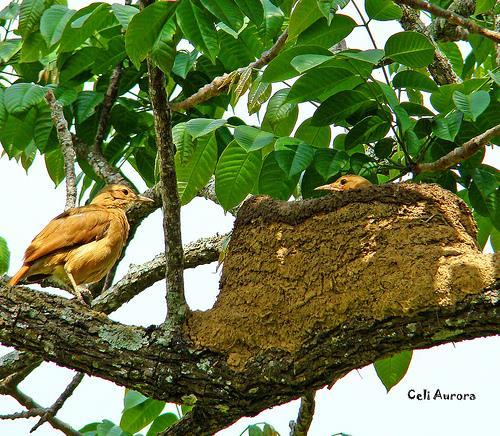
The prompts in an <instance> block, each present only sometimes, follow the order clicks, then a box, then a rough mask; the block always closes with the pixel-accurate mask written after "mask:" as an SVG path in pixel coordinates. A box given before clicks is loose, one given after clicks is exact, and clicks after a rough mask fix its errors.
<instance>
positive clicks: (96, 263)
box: [9, 185, 154, 303]
mask: <svg viewBox="0 0 500 436" xmlns="http://www.w3.org/2000/svg"><path fill="white" fill-rule="evenodd" d="M137 202H142V203H153V202H154V201H153V200H152V199H150V198H147V197H144V196H141V195H137V194H136V193H135V192H134V191H133V190H132V189H131V188H130V187H128V186H124V185H108V186H106V187H105V188H104V189H102V190H101V191H99V193H98V194H97V195H96V196H95V198H94V199H93V200H92V201H91V203H90V204H88V205H86V206H82V207H76V208H71V209H68V210H66V211H65V212H63V213H61V214H60V215H58V216H56V217H55V218H54V219H52V220H51V221H50V222H49V223H48V224H47V225H46V226H45V227H44V229H43V230H42V231H41V232H40V233H39V234H38V235H36V236H35V238H34V239H33V240H32V241H31V244H30V245H29V246H28V248H27V249H26V251H25V253H24V260H23V265H22V267H21V268H20V269H19V271H18V272H17V273H16V274H15V275H14V276H13V277H12V278H11V279H10V281H9V285H10V286H15V285H16V284H18V283H19V282H20V281H22V280H23V281H25V282H28V283H37V282H40V281H42V280H44V279H47V278H51V279H52V280H54V281H55V282H56V283H58V284H61V285H63V287H65V288H66V289H68V290H70V292H71V291H72V293H74V295H75V296H76V297H77V299H78V300H79V301H81V302H83V303H88V300H89V297H90V295H89V291H88V290H87V289H85V288H83V286H82V285H86V284H90V283H95V282H98V281H99V280H101V279H102V278H103V277H104V276H105V275H106V274H107V273H108V272H109V270H110V269H111V268H112V267H113V265H114V264H115V262H116V261H117V260H118V258H119V257H120V254H121V252H122V249H123V247H124V245H125V242H126V241H127V238H128V232H129V229H130V226H129V223H128V221H127V216H126V214H125V211H126V209H127V208H128V206H129V205H131V204H132V203H137Z"/></svg>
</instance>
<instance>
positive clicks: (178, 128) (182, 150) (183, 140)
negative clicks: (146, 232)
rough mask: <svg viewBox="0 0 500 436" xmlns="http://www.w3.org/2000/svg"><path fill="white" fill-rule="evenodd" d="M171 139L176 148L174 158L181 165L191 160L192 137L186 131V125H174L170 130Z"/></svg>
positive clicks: (192, 149)
mask: <svg viewBox="0 0 500 436" xmlns="http://www.w3.org/2000/svg"><path fill="white" fill-rule="evenodd" d="M172 139H173V141H174V144H175V148H176V150H177V151H176V157H177V159H178V161H179V163H180V164H181V165H184V164H186V163H187V162H189V159H191V156H192V155H193V151H194V141H193V137H192V136H191V135H190V134H189V133H188V132H187V130H186V123H179V124H176V125H175V126H174V127H173V128H172Z"/></svg>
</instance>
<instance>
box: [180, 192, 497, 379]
mask: <svg viewBox="0 0 500 436" xmlns="http://www.w3.org/2000/svg"><path fill="white" fill-rule="evenodd" d="M475 240H476V226H475V223H474V221H473V219H472V215H471V213H470V211H469V209H468V208H467V206H466V205H465V203H463V201H462V200H460V199H459V198H458V197H456V196H455V195H453V194H452V193H450V192H449V191H446V190H444V189H442V188H440V187H439V186H436V185H414V184H392V185H385V186H378V187H373V188H370V189H366V190H358V191H348V192H344V193H334V194H331V195H328V196H326V197H323V198H321V199H316V200H309V201H300V202H280V201H275V200H272V199H270V198H267V197H254V198H252V199H250V200H249V201H247V202H246V203H245V204H244V205H243V206H242V208H241V209H240V212H239V214H238V217H237V220H236V223H235V227H234V231H233V235H232V237H231V242H230V245H229V249H228V253H227V255H226V258H225V261H224V270H223V273H222V278H221V282H220V294H219V297H218V299H217V302H216V304H215V306H214V307H213V308H212V309H211V310H208V311H206V312H194V313H193V314H192V315H191V317H190V319H189V325H188V328H189V334H190V336H191V339H192V340H193V342H194V343H195V344H197V345H199V346H202V347H208V348H210V349H213V350H215V351H218V352H222V353H225V354H226V355H227V356H228V363H229V364H230V365H231V366H232V367H233V368H235V369H238V368H239V369H241V368H243V366H244V365H245V362H246V361H247V359H248V358H249V357H251V356H253V357H255V356H257V355H258V354H259V353H261V352H265V351H266V350H269V349H279V350H284V351H286V352H289V353H295V352H297V351H298V350H299V349H300V348H301V347H302V346H303V345H304V344H306V343H307V342H308V341H311V340H313V339H314V337H315V336H316V335H318V334H320V333H321V332H322V331H327V330H331V329H338V328H341V327H342V326H343V325H353V323H355V322H356V320H359V319H377V320H382V319H384V318H388V317H392V316H401V315H403V316H404V314H405V313H408V312H409V311H412V312H418V311H421V310H425V309H428V308H429V307H436V306H446V305H453V304H455V303H456V302H458V301H460V300H461V299H462V298H463V297H464V296H465V295H467V294H470V293H478V292H481V290H482V289H483V288H485V287H487V286H489V285H491V284H492V282H494V280H495V277H496V276H498V271H497V270H498V268H496V267H495V259H494V257H493V256H492V255H484V254H481V253H480V251H479V250H478V248H477V245H476V242H475ZM496 266H498V264H497V265H496Z"/></svg>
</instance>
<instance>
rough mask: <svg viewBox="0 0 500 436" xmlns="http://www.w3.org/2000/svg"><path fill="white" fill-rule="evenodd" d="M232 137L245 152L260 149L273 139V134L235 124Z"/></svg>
mask: <svg viewBox="0 0 500 436" xmlns="http://www.w3.org/2000/svg"><path fill="white" fill-rule="evenodd" d="M234 139H235V140H236V142H237V143H238V144H239V145H240V146H241V147H243V148H244V149H245V151H246V152H251V151H255V150H260V149H261V148H264V147H265V146H266V145H269V144H271V143H272V142H273V141H274V135H273V134H272V133H269V132H265V131H263V130H260V129H257V128H255V127H252V126H237V127H236V128H235V129H234Z"/></svg>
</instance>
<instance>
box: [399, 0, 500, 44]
mask: <svg viewBox="0 0 500 436" xmlns="http://www.w3.org/2000/svg"><path fill="white" fill-rule="evenodd" d="M394 1H395V3H398V4H403V5H407V6H410V7H412V8H415V9H424V10H426V11H429V12H430V13H431V14H432V15H434V16H436V17H441V18H445V19H447V20H448V21H449V22H450V23H452V24H456V25H457V26H462V27H464V28H465V29H467V30H468V31H469V32H472V33H476V34H478V35H481V36H484V37H485V38H488V39H491V40H492V41H494V42H496V43H497V44H498V43H500V33H499V32H496V31H494V30H490V29H486V28H484V27H481V26H478V25H477V24H476V23H474V22H473V21H471V20H469V19H467V18H464V17H462V16H460V15H458V14H456V13H455V12H452V11H450V10H448V9H443V8H441V7H439V6H437V5H435V4H432V3H429V2H427V1H425V0H394Z"/></svg>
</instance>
